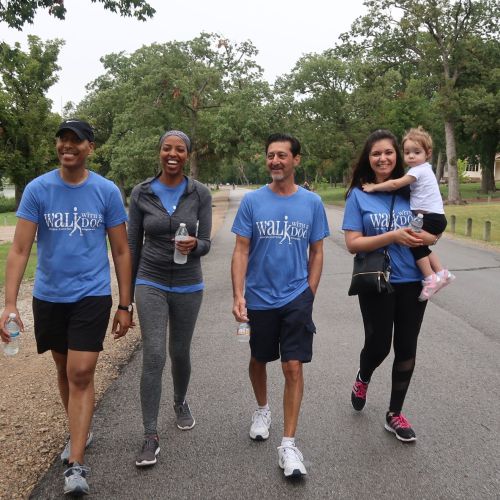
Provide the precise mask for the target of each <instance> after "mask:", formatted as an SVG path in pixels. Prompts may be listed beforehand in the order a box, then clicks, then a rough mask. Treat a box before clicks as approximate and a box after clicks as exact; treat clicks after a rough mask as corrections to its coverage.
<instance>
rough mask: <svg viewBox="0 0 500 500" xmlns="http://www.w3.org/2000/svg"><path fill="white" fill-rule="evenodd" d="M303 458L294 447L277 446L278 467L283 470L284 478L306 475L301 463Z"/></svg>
mask: <svg viewBox="0 0 500 500" xmlns="http://www.w3.org/2000/svg"><path fill="white" fill-rule="evenodd" d="M303 460H304V457H303V456H302V453H300V451H299V449H298V448H297V447H295V446H290V445H285V446H278V465H279V466H280V467H281V468H282V469H283V472H284V474H285V477H300V476H304V475H305V474H307V471H306V468H305V467H304V464H303V463H302V461H303Z"/></svg>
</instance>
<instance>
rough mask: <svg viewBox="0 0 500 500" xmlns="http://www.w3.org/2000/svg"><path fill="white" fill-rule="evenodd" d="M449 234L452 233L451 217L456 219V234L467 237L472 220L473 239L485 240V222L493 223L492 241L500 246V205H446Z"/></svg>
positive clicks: (447, 230)
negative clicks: (467, 226)
mask: <svg viewBox="0 0 500 500" xmlns="http://www.w3.org/2000/svg"><path fill="white" fill-rule="evenodd" d="M444 210H445V212H446V218H447V219H448V227H447V228H446V232H447V233H451V229H452V227H451V216H452V215H454V216H455V217H456V222H455V234H458V235H461V236H465V232H466V231H465V229H466V223H467V219H468V218H471V219H472V239H474V240H483V230H484V223H485V221H490V222H491V241H490V243H493V244H495V245H500V203H474V204H469V205H446V206H445V207H444Z"/></svg>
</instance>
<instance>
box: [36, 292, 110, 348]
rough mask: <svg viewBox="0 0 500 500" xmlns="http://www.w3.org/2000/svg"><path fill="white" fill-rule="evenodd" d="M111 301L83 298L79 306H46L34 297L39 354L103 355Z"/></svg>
mask: <svg viewBox="0 0 500 500" xmlns="http://www.w3.org/2000/svg"><path fill="white" fill-rule="evenodd" d="M111 304H112V300H111V297H110V296H109V295H104V296H99V297H84V298H83V299H81V300H79V301H78V302H70V303H63V302H47V301H45V300H40V299H37V298H36V297H33V319H34V320H35V338H36V347H37V351H38V354H42V353H43V352H45V351H55V352H58V353H59V354H67V352H68V349H71V350H73V351H88V352H100V351H102V343H103V341H104V337H105V336H106V330H107V329H108V323H109V315H110V312H111Z"/></svg>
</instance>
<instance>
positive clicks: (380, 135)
mask: <svg viewBox="0 0 500 500" xmlns="http://www.w3.org/2000/svg"><path fill="white" fill-rule="evenodd" d="M383 139H389V141H391V143H392V146H393V147H394V150H395V151H396V166H395V167H394V170H393V171H392V172H391V175H390V178H391V179H398V178H399V177H403V175H404V173H405V171H404V166H403V157H402V155H401V151H400V149H399V146H398V140H397V139H396V136H395V135H394V134H393V133H392V132H391V131H390V130H384V129H378V130H375V131H374V132H372V133H371V134H370V135H369V136H368V137H367V138H366V141H365V145H364V146H363V150H362V151H361V154H360V155H359V159H358V161H357V162H356V164H355V165H354V167H353V169H352V177H351V182H350V184H349V188H348V189H347V192H346V194H345V197H346V198H347V197H348V196H349V193H350V192H351V191H352V190H353V189H354V188H355V187H361V185H362V184H365V183H366V182H375V172H374V171H373V170H372V168H371V167H370V151H371V150H372V147H373V145H374V144H375V143H376V142H378V141H381V140H383Z"/></svg>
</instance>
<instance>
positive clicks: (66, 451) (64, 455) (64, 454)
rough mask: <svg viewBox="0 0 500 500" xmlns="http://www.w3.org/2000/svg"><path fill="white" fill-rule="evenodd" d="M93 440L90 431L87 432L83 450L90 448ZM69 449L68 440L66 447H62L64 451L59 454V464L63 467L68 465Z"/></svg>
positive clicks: (69, 442) (69, 441) (69, 443)
mask: <svg viewBox="0 0 500 500" xmlns="http://www.w3.org/2000/svg"><path fill="white" fill-rule="evenodd" d="M93 439H94V434H92V431H89V433H88V435H87V441H86V442H85V449H87V448H88V447H89V446H90V444H91V443H92V440H93ZM70 449H71V440H70V439H68V442H67V443H66V446H65V447H64V450H63V451H62V453H61V462H62V463H63V465H66V464H67V463H68V458H69V453H70Z"/></svg>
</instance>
